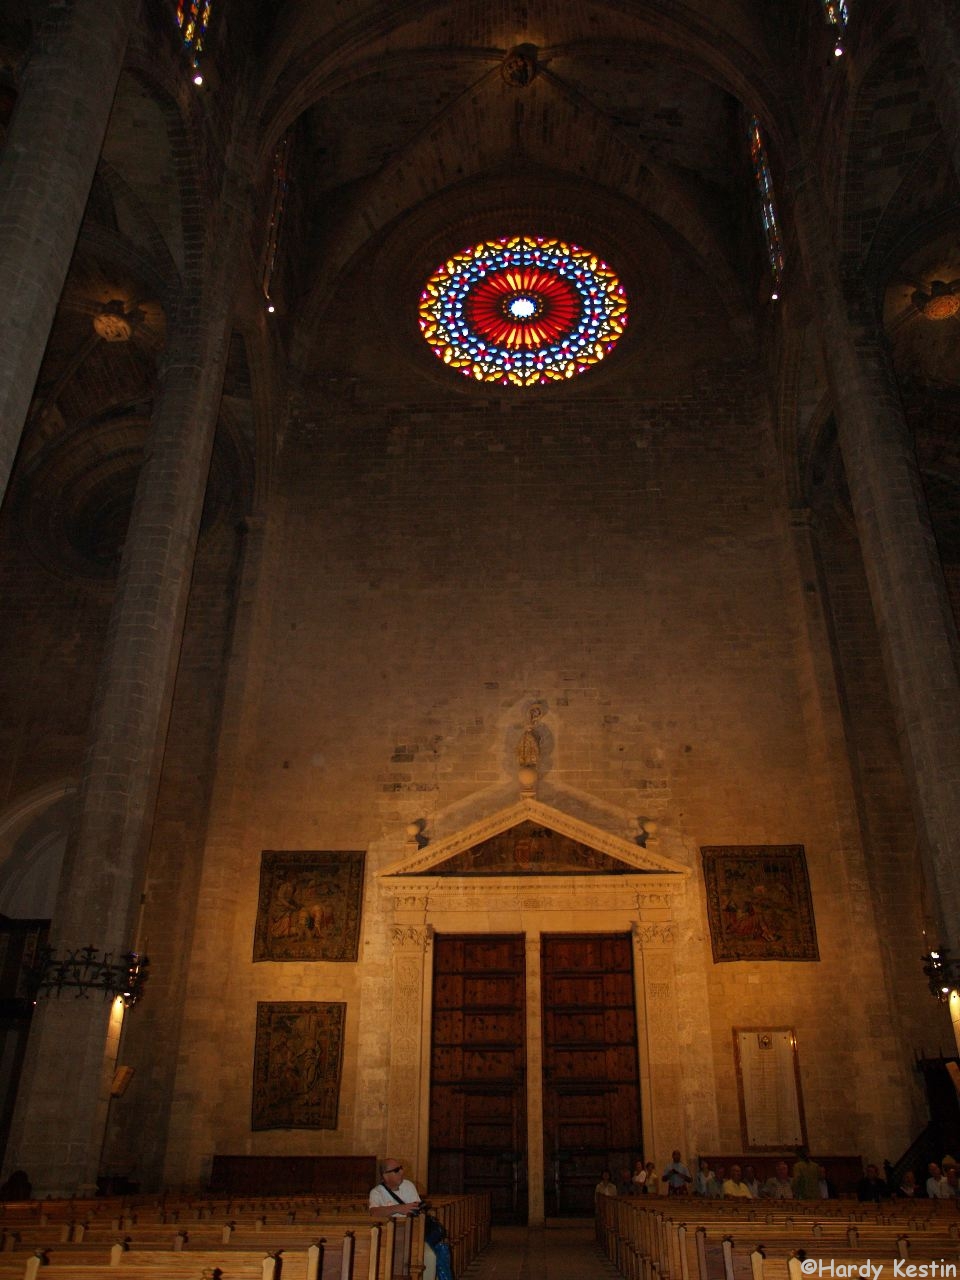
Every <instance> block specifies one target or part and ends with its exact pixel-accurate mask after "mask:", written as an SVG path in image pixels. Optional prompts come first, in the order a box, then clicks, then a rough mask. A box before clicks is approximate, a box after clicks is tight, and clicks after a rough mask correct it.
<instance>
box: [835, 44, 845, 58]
mask: <svg viewBox="0 0 960 1280" xmlns="http://www.w3.org/2000/svg"><path fill="white" fill-rule="evenodd" d="M833 56H834V57H835V58H842V57H843V45H842V44H839V43H837V44H835V45H834V46H833Z"/></svg>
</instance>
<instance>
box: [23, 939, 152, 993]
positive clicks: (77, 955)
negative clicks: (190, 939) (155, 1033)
mask: <svg viewBox="0 0 960 1280" xmlns="http://www.w3.org/2000/svg"><path fill="white" fill-rule="evenodd" d="M149 963H150V961H149V960H148V959H147V957H146V956H142V955H140V954H139V953H138V952H136V951H127V952H125V954H124V955H122V956H120V958H119V959H117V960H114V958H113V953H112V952H110V951H107V952H103V953H101V952H100V951H98V950H97V948H96V947H92V946H90V947H79V948H77V949H76V950H75V951H64V952H63V954H62V955H58V954H57V952H56V951H55V950H54V948H53V947H41V948H40V950H39V952H38V953H37V956H36V959H35V960H34V963H33V964H32V965H31V966H30V968H29V969H27V971H26V978H27V983H28V985H29V986H30V988H31V989H32V990H33V993H34V996H35V997H39V996H58V997H59V996H60V995H62V994H63V993H64V992H65V991H66V992H70V993H71V994H73V995H74V996H75V998H76V999H78V1000H81V999H85V998H86V997H87V996H88V995H89V994H90V992H91V991H99V992H101V993H102V994H103V997H104V999H116V998H119V999H121V1000H122V1001H123V1003H124V1005H125V1006H126V1007H127V1008H128V1009H129V1008H130V1007H131V1006H132V1005H135V1004H136V1003H137V1001H138V1000H139V999H140V996H141V995H142V994H143V984H144V983H145V982H146V979H147V967H148V965H149Z"/></svg>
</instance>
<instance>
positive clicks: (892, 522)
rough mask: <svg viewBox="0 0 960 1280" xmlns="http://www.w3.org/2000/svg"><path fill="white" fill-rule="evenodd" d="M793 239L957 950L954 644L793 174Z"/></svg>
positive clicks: (850, 301) (884, 423) (887, 434)
mask: <svg viewBox="0 0 960 1280" xmlns="http://www.w3.org/2000/svg"><path fill="white" fill-rule="evenodd" d="M792 185H793V194H794V205H795V214H796V228H797V236H798V240H799V242H800V249H801V254H802V259H803V266H804V268H805V271H806V274H807V279H808V281H809V283H810V286H811V292H812V294H813V296H814V299H815V301H816V304H817V307H818V311H819V322H820V334H821V341H822V345H823V355H824V361H825V364H826V368H827V376H828V380H829V384H830V392H831V397H832V401H833V407H834V414H835V417H836V423H837V434H838V438H839V442H840V450H841V453H842V455H843V461H844V467H845V470H846V477H847V483H848V486H849V489H850V497H851V500H852V503H853V512H854V518H855V521H856V526H857V533H858V536H859V540H860V547H861V551H862V554H863V560H864V567H865V570H866V575H867V581H868V585H869V589H870V597H871V601H872V605H873V611H874V614H875V616H876V620H877V627H878V631H879V633H880V639H881V645H882V650H883V659H884V665H885V668H886V673H887V682H888V685H889V689H890V696H891V700H892V703H893V707H894V712H895V715H896V718H897V728H898V733H899V738H900V749H901V755H902V758H903V762H904V768H905V771H906V775H907V779H908V782H909V784H910V788H911V795H912V800H913V809H914V818H915V821H916V825H917V831H918V834H919V837H920V841H921V846H922V848H923V851H924V854H925V857H926V862H927V865H928V868H929V872H930V874H931V877H932V883H933V885H934V887H935V889H936V894H937V897H938V899H939V910H940V921H941V926H942V929H943V939H942V940H943V942H944V944H945V945H947V946H951V947H953V948H954V949H956V948H957V945H958V942H960V877H958V875H957V869H958V866H960V860H958V858H960V680H958V670H960V645H958V641H957V631H956V626H955V623H954V619H953V615H952V612H951V609H950V603H949V599H948V596H947V590H946V584H945V582H944V578H943V571H942V569H941V566H940V560H939V556H938V554H937V547H936V542H935V540H934V536H933V532H932V529H931V526H930V517H929V514H928V511H927V506H926V501H925V498H924V494H923V487H922V483H921V479H920V473H919V468H918V466H917V459H916V453H915V449H914V443H913V439H912V435H911V432H910V429H909V427H908V425H907V422H906V419H905V416H904V412H903V406H902V404H901V402H900V397H899V391H898V388H897V384H896V378H895V375H894V372H893V369H892V367H891V364H890V360H889V356H888V354H887V349H886V346H885V344H884V341H883V337H882V335H881V333H880V331H879V327H878V318H877V307H876V303H875V300H874V298H873V297H872V296H871V294H870V292H869V290H868V288H867V287H866V285H865V282H864V281H863V280H862V279H861V277H860V274H859V271H858V268H857V266H856V264H853V263H849V262H848V263H843V264H841V262H840V261H839V257H838V254H837V251H836V246H835V242H834V239H833V237H832V235H831V234H830V232H829V230H828V223H827V217H826V211H825V209H824V205H823V199H822V196H821V193H820V188H819V185H818V180H817V175H816V173H815V171H814V169H813V168H812V166H810V165H802V166H800V167H799V169H798V170H797V171H796V172H795V173H794V175H793V184H792Z"/></svg>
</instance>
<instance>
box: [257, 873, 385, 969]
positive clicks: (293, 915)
mask: <svg viewBox="0 0 960 1280" xmlns="http://www.w3.org/2000/svg"><path fill="white" fill-rule="evenodd" d="M363 860H364V855H363V854H362V853H358V852H350V853H338V852H334V851H331V850H324V851H321V852H306V853H301V852H296V853H285V852H277V851H275V850H271V849H266V850H264V852H263V854H262V857H261V863H260V902H259V906H258V908H257V924H256V930H255V932H254V938H253V958H254V960H255V961H256V960H346V961H351V960H356V959H357V956H358V954H359V948H360V904H361V900H362V896H363Z"/></svg>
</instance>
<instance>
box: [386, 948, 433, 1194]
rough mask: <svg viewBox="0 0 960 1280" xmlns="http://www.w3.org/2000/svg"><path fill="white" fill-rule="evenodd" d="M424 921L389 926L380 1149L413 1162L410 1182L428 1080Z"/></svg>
mask: <svg viewBox="0 0 960 1280" xmlns="http://www.w3.org/2000/svg"><path fill="white" fill-rule="evenodd" d="M432 945H433V934H432V931H431V929H430V927H429V926H423V927H415V926H412V925H411V926H406V927H405V926H402V925H398V926H397V927H396V928H395V929H394V931H393V1017H392V1020H391V1028H390V1081H389V1084H388V1086H387V1101H388V1105H389V1112H388V1115H387V1147H388V1148H389V1150H388V1152H386V1153H384V1154H389V1155H395V1156H398V1157H399V1158H400V1159H403V1160H406V1161H407V1162H408V1163H409V1162H410V1161H414V1162H415V1168H414V1170H411V1171H409V1176H410V1179H411V1181H414V1182H416V1183H417V1185H418V1186H420V1185H421V1184H422V1183H426V1181H427V1172H428V1171H427V1152H426V1150H421V1149H420V1144H421V1140H422V1139H421V1132H420V1114H421V1087H422V1086H423V1085H425V1083H426V1084H428V1081H426V1082H425V1081H424V1078H423V1077H424V1074H426V1076H429V1065H428V1066H427V1070H426V1073H424V1063H425V1061H426V1063H427V1064H429V1057H430V1027H429V1025H428V1024H429V1018H428V1016H427V1011H426V1009H425V1007H424V1005H425V992H424V988H425V980H426V972H427V969H428V967H429V964H428V957H429V956H430V954H431V948H432Z"/></svg>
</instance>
